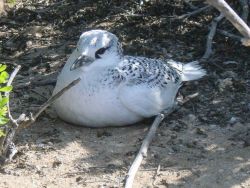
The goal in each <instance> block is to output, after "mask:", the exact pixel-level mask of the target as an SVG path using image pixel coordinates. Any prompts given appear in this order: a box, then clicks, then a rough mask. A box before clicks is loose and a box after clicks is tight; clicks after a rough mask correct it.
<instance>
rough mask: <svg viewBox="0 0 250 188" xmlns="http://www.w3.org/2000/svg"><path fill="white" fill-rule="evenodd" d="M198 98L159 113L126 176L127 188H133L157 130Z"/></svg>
mask: <svg viewBox="0 0 250 188" xmlns="http://www.w3.org/2000/svg"><path fill="white" fill-rule="evenodd" d="M196 96H198V93H195V94H193V95H189V96H187V97H186V98H185V99H184V100H183V102H182V103H180V105H179V106H177V105H174V106H173V107H172V108H170V109H168V110H167V111H164V112H161V113H159V114H158V115H157V116H156V117H155V119H154V122H153V124H152V125H151V127H150V129H149V131H148V134H147V136H146V137H145V138H144V140H143V142H142V145H141V148H140V150H139V152H138V153H137V155H136V157H135V159H134V161H133V163H132V165H131V167H130V169H129V171H128V174H127V176H126V183H125V188H132V186H133V182H134V178H135V175H136V172H137V171H138V169H139V167H140V165H141V163H142V160H143V158H146V157H147V151H148V148H149V144H150V143H151V142H152V140H153V138H154V136H155V133H156V130H157V128H158V127H159V125H160V123H161V122H162V120H163V119H164V118H165V117H166V116H168V115H170V114H171V113H173V112H174V111H175V110H178V109H179V108H180V107H181V106H182V105H184V104H185V103H186V102H188V101H189V100H190V99H192V98H194V97H196Z"/></svg>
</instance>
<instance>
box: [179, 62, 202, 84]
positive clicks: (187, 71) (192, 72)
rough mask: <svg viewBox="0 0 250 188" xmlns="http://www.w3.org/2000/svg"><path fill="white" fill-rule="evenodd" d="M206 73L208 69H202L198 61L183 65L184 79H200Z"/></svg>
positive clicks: (182, 76) (182, 75) (182, 77)
mask: <svg viewBox="0 0 250 188" xmlns="http://www.w3.org/2000/svg"><path fill="white" fill-rule="evenodd" d="M205 75H206V71H205V70H204V69H202V67H201V66H200V65H199V62H198V61H193V62H191V63H187V64H184V65H183V67H182V74H181V79H182V81H191V80H198V79H200V78H202V77H203V76H205Z"/></svg>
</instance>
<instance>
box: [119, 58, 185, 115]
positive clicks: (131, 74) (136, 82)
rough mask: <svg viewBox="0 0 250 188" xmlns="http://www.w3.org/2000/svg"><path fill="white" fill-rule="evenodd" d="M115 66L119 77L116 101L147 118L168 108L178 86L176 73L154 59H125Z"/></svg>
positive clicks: (178, 79)
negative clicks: (120, 78) (117, 98)
mask: <svg viewBox="0 0 250 188" xmlns="http://www.w3.org/2000/svg"><path fill="white" fill-rule="evenodd" d="M123 61H124V62H121V64H120V66H119V67H118V71H119V73H120V74H121V75H122V77H123V84H121V85H120V90H119V99H120V101H121V102H122V104H123V105H124V106H125V107H126V108H128V109H129V110H131V111H133V112H135V113H137V114H138V115H141V116H143V117H151V116H153V115H156V114H157V113H159V112H161V111H162V110H164V109H166V108H168V107H171V106H172V105H173V104H174V102H175V96H176V93H177V91H178V89H179V87H180V85H181V83H180V75H179V74H178V72H177V71H176V70H175V69H174V68H172V67H170V66H168V65H167V64H164V62H163V61H161V60H157V59H148V58H144V57H126V58H124V60H123Z"/></svg>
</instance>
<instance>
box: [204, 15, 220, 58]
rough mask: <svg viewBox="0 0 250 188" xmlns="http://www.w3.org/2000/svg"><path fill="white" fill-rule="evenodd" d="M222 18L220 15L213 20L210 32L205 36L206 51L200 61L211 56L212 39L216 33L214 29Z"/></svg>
mask: <svg viewBox="0 0 250 188" xmlns="http://www.w3.org/2000/svg"><path fill="white" fill-rule="evenodd" d="M223 18H224V15H223V14H222V13H221V14H220V15H219V16H218V17H216V18H214V19H213V21H212V25H211V28H210V31H209V33H208V35H207V43H206V51H205V53H204V55H203V56H202V58H201V59H202V60H206V59H208V58H209V57H210V56H211V55H212V53H213V50H212V42H213V38H214V35H215V33H216V28H217V25H218V22H220V21H221V20H222V19H223Z"/></svg>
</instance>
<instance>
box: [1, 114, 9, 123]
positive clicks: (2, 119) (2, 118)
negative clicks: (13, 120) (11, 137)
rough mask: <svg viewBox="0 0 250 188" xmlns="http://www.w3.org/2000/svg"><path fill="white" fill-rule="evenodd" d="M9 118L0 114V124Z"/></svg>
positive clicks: (6, 121)
mask: <svg viewBox="0 0 250 188" xmlns="http://www.w3.org/2000/svg"><path fill="white" fill-rule="evenodd" d="M8 121H9V119H8V118H6V117H3V116H0V125H5V124H6V123H8Z"/></svg>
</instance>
